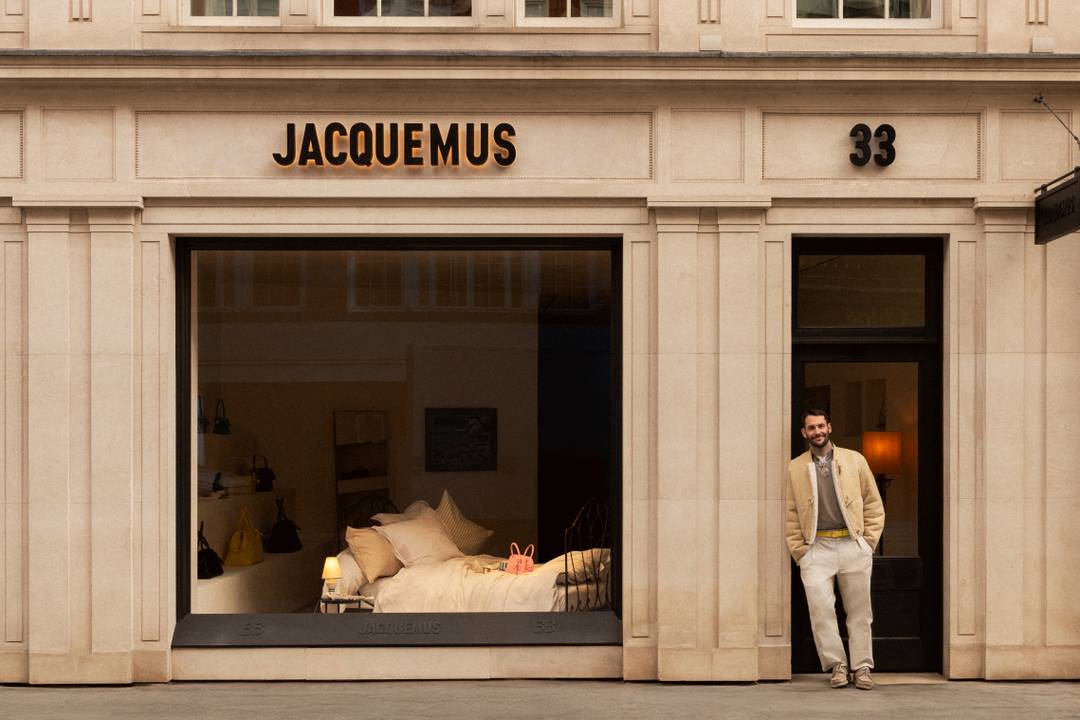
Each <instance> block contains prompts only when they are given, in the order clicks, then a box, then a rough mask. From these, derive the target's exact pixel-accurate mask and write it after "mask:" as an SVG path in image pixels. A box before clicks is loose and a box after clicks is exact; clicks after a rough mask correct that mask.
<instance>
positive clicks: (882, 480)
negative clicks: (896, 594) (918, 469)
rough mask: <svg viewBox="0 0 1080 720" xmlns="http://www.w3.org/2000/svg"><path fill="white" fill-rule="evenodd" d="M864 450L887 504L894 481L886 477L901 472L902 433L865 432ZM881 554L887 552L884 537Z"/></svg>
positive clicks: (879, 490) (879, 546)
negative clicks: (886, 495)
mask: <svg viewBox="0 0 1080 720" xmlns="http://www.w3.org/2000/svg"><path fill="white" fill-rule="evenodd" d="M862 452H863V457H865V458H866V462H867V463H869V464H870V469H871V470H873V471H874V473H875V478H876V480H877V487H878V493H879V494H880V495H881V504H882V505H884V504H885V491H886V490H887V489H888V487H889V483H891V482H892V481H891V480H890V479H889V478H887V477H885V476H886V475H889V474H896V473H898V472H900V433H898V432H893V431H889V432H884V431H878V432H864V433H863V435H862ZM878 548H879V549H880V550H881V554H882V555H884V554H885V539H884V537H883V538H882V539H881V541H880V542H879V543H878Z"/></svg>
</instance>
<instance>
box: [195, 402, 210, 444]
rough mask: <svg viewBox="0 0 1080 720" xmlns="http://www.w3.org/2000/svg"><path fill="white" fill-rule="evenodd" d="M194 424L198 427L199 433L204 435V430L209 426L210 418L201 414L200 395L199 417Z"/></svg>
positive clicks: (200, 403)
mask: <svg viewBox="0 0 1080 720" xmlns="http://www.w3.org/2000/svg"><path fill="white" fill-rule="evenodd" d="M195 424H196V426H197V427H198V429H199V434H200V435H205V434H206V431H207V430H208V429H209V428H210V419H209V418H207V417H206V415H204V414H203V409H202V395H200V396H199V417H198V419H197V420H196V421H195Z"/></svg>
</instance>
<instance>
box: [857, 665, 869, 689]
mask: <svg viewBox="0 0 1080 720" xmlns="http://www.w3.org/2000/svg"><path fill="white" fill-rule="evenodd" d="M853 677H854V679H855V687H857V688H859V689H860V690H873V689H874V678H872V677H870V668H868V667H861V668H859V669H858V670H856V671H855V674H854V676H853Z"/></svg>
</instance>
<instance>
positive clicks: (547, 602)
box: [363, 555, 567, 613]
mask: <svg viewBox="0 0 1080 720" xmlns="http://www.w3.org/2000/svg"><path fill="white" fill-rule="evenodd" d="M502 559H505V558H502ZM499 560H500V558H496V557H492V556H490V555H473V556H466V557H457V558H450V559H449V560H445V561H443V562H438V563H431V564H428V565H414V566H413V567H407V568H405V569H403V570H401V571H400V572H399V573H398V574H397V575H395V576H394V577H392V578H380V580H379V582H378V585H379V587H378V592H376V593H372V594H374V595H375V612H384V613H403V612H558V611H562V610H564V609H565V602H566V592H567V589H566V586H559V585H557V584H556V583H555V578H556V577H557V576H558V574H559V573H561V572H563V570H564V569H565V568H564V564H563V556H561V555H560V556H559V557H557V558H555V559H553V560H551V561H549V562H547V563H544V564H543V565H537V566H536V569H534V570H533V571H532V572H531V573H526V574H524V575H511V574H509V573H506V572H502V571H494V572H486V573H483V572H475V571H474V570H472V569H470V567H475V566H476V565H477V564H481V563H483V564H487V563H494V562H498V561H499ZM370 587H371V586H370V585H369V586H365V588H364V590H363V592H364V594H367V593H368V588H370Z"/></svg>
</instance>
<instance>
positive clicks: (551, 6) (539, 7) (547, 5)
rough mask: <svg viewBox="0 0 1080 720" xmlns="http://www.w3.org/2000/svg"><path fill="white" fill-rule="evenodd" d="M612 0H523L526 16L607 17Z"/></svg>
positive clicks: (609, 15) (610, 14)
mask: <svg viewBox="0 0 1080 720" xmlns="http://www.w3.org/2000/svg"><path fill="white" fill-rule="evenodd" d="M612 13H613V9H612V0H525V17H527V18H534V17H535V18H563V17H571V18H576V17H583V18H609V17H612Z"/></svg>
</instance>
